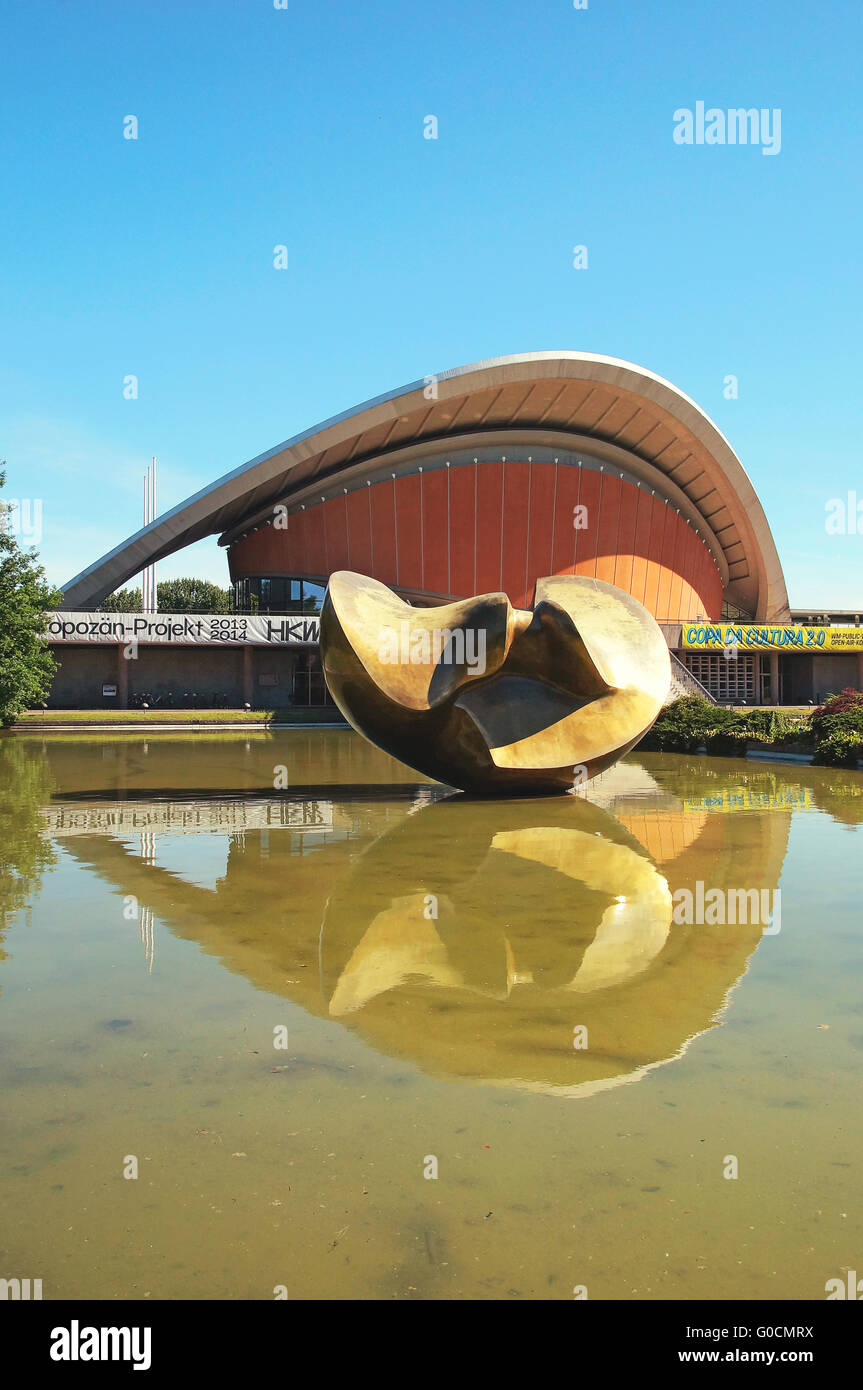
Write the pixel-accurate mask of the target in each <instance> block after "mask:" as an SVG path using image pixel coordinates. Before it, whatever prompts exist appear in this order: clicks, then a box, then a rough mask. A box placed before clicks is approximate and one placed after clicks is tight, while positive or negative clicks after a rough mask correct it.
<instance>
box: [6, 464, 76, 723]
mask: <svg viewBox="0 0 863 1390" xmlns="http://www.w3.org/2000/svg"><path fill="white" fill-rule="evenodd" d="M4 462H5V460H4ZM5 483H6V472H5V469H4V468H3V466H2V465H0V488H2V487H3V486H4V485H5ZM13 511H14V507H13V506H11V505H10V504H9V503H7V502H0V724H3V725H4V726H6V725H9V724H13V723H14V722H15V719H16V718H17V716H18V715H19V714H20V713H21V711H22V710H25V709H31V708H32V707H33V706H34V705H37V704H40V703H41V702H42V701H43V700H44V699H45V696H46V695H47V694H48V691H49V690H50V689H51V680H52V677H53V675H54V672H55V671H56V670H57V663H56V661H55V660H54V658H53V656H52V655H51V651H50V648H49V647H48V645H47V643H46V642H45V640H44V637H45V629H46V625H47V615H48V611H49V610H50V609H52V608H56V607H57V605H58V603H59V602H60V600H61V599H62V597H63V595H62V594H61V593H60V591H59V589H54V588H52V586H51V585H50V584H49V583H48V582H47V580H46V579H45V571H44V570H43V568H42V566H41V565H40V564H38V563H37V556H36V551H35V550H33V549H29V550H24V549H23V548H22V546H20V545H19V544H18V540H17V538H16V536H15V535H14V533H13V531H12V526H11V517H12V513H13Z"/></svg>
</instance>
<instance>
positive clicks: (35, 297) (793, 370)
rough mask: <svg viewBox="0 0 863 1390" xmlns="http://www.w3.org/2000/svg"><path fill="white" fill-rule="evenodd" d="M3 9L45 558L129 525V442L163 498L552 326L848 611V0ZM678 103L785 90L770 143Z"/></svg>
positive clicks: (5, 350)
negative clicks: (698, 136)
mask: <svg viewBox="0 0 863 1390" xmlns="http://www.w3.org/2000/svg"><path fill="white" fill-rule="evenodd" d="M0 25H2V28H0V42H2V51H3V54H4V63H3V83H2V87H0V107H2V110H0V174H2V190H3V195H2V210H3V211H2V219H0V248H2V250H0V265H2V278H0V327H2V347H0V458H2V457H4V456H5V457H6V459H7V468H8V480H7V489H6V495H7V497H12V498H39V499H41V501H42V537H41V541H40V550H41V554H42V558H43V562H44V563H45V565H46V568H47V570H48V573H49V576H50V577H51V578H52V579H53V580H54V581H56V582H58V583H62V581H64V580H66V579H69V578H71V577H72V575H73V574H75V573H77V572H78V571H79V570H80V569H82V568H84V566H85V565H87V564H89V563H90V562H91V561H93V560H94V559H96V558H97V557H98V556H99V555H100V554H102V553H103V552H104V551H106V550H108V549H110V548H111V547H113V546H114V545H115V544H117V543H118V542H119V541H120V540H122V539H123V538H124V537H125V536H126V535H128V534H130V533H131V532H132V531H134V530H136V529H137V527H138V526H139V525H140V517H141V490H142V478H143V474H144V471H145V469H146V467H147V464H148V463H149V460H150V457H151V455H153V454H156V455H157V456H158V459H159V470H160V498H159V502H160V507H159V510H160V511H164V510H167V509H168V508H169V507H171V506H174V505H175V504H176V503H177V502H180V501H182V500H183V498H184V497H186V496H188V495H189V494H190V493H191V492H193V491H195V490H196V489H197V488H199V487H201V486H203V485H204V484H206V483H208V482H210V481H211V480H212V479H213V478H215V477H217V476H219V475H220V474H221V473H224V472H226V471H228V470H229V469H231V468H234V467H236V466H237V465H238V464H240V463H242V462H244V461H245V460H246V459H248V458H251V457H253V456H254V455H255V454H257V453H259V452H261V451H263V450H265V449H267V448H270V447H271V446H273V445H274V444H276V443H278V442H279V441H281V440H283V439H286V438H288V437H289V436H290V435H292V434H294V433H296V432H298V431H300V430H302V429H306V428H308V427H309V426H311V425H313V424H316V423H317V422H318V421H320V420H323V419H324V418H326V417H327V416H329V415H332V414H335V413H337V412H339V411H341V410H344V409H347V408H349V407H351V406H353V405H356V404H358V403H359V402H361V401H363V400H365V399H367V398H368V397H371V396H374V395H377V394H379V393H381V392H384V391H387V390H389V389H391V388H394V387H397V386H400V385H402V384H404V383H406V382H409V381H412V380H415V379H417V378H419V377H423V376H426V375H429V374H431V373H434V372H437V371H442V370H445V369H446V368H448V367H454V366H457V365H459V364H462V363H467V362H472V361H475V360H477V359H480V358H484V357H491V356H496V355H499V354H504V353H511V352H522V351H531V350H537V349H555V348H575V349H583V350H587V351H592V352H600V353H608V354H611V355H614V356H619V357H624V358H627V359H629V360H631V361H634V362H637V363H639V364H641V365H643V366H646V367H649V368H650V369H651V370H653V371H655V372H658V373H659V374H660V375H662V376H665V377H667V378H669V379H670V380H671V381H673V382H674V383H675V384H676V385H678V386H680V387H681V388H682V389H683V390H684V391H686V392H687V393H688V394H689V395H691V396H693V397H694V398H695V400H697V401H698V402H699V404H700V405H701V406H702V407H703V408H704V409H705V410H706V411H707V413H708V414H709V415H711V416H712V417H713V419H714V420H715V421H716V422H717V424H718V425H719V427H720V428H721V429H722V430H723V431H724V433H725V434H726V435H727V436H728V438H729V439H730V441H731V443H732V445H733V446H734V448H735V449H736V451H737V453H738V454H739V456H740V458H741V460H742V461H743V464H744V466H745V468H746V469H747V471H748V473H749V475H750V477H751V478H752V480H753V483H754V485H755V487H756V490H757V491H758V493H759V495H760V497H761V499H762V502H763V504H764V507H765V510H766V512H767V516H768V519H769V521H770V524H771V526H772V528H773V532H774V535H775V538H776V542H777V546H778V549H779V553H780V557H781V559H782V562H783V566H784V569H785V574H786V579H787V581H788V588H789V594H790V598H791V602H792V605H800V604H804V603H806V604H808V603H811V604H813V605H825V606H826V605H831V606H835V607H844V608H854V607H857V608H860V607H861V606H863V585H861V563H860V559H861V555H863V535H856V534H854V535H844V536H836V535H828V534H827V532H826V530H825V524H824V523H825V504H826V502H827V501H828V500H829V499H830V498H834V497H845V496H846V495H847V493H848V492H849V491H851V490H857V491H859V493H860V495H861V498H863V470H861V467H860V444H859V440H860V432H861V431H860V425H861V419H860V417H861V411H863V393H861V391H860V387H859V380H860V369H861V351H860V343H859V339H860V327H859V325H860V319H861V264H860V226H861V180H860V172H859V171H860V168H861V165H862V164H863V160H861V153H863V151H861V143H863V142H861V114H860V110H861V109H860V80H859V53H860V50H861V40H863V7H861V5H860V4H859V0H831V3H829V4H827V5H824V6H814V5H804V4H797V5H792V6H789V5H788V3H787V0H727V2H726V3H725V4H723V5H718V4H716V3H707V0H687V3H686V4H685V5H682V4H679V3H676V2H673V0H642V2H641V3H636V0H589V7H588V9H587V10H575V9H574V8H573V4H572V0H529V2H528V0H523V3H517V0H436V3H435V4H433V5H432V4H421V3H410V2H409V0H364V2H363V3H350V0H289V4H288V9H287V10H286V11H285V10H276V9H275V8H274V5H273V3H272V0H209V3H206V4H191V3H181V4H177V3H176V0H174V3H158V2H157V3H146V0H124V2H123V3H118V0H111V3H99V0H90V3H88V4H87V5H79V4H75V3H72V0H42V3H38V4H37V3H32V0H17V3H16V0H2V3H0ZM699 100H703V101H704V102H705V103H706V104H707V106H708V107H711V106H715V107H718V108H721V109H728V108H732V107H739V106H744V107H752V106H754V107H757V108H768V109H770V110H772V109H773V108H780V109H781V113H782V116H781V122H782V125H781V134H782V144H781V150H780V152H779V153H778V154H777V155H774V156H770V155H765V154H764V153H763V152H762V149H761V148H759V147H757V146H756V147H752V146H750V147H740V146H737V147H732V146H729V145H725V146H722V145H716V146H706V145H701V146H698V145H692V146H680V145H677V144H675V142H674V140H673V129H674V121H673V113H674V112H675V110H677V109H678V108H681V107H688V108H690V109H694V107H695V103H696V102H697V101H699ZM430 114H431V115H435V116H437V118H438V122H439V138H438V139H437V140H426V139H424V138H423V121H424V118H425V117H426V116H427V115H430ZM127 115H135V116H136V117H137V119H138V122H139V132H138V133H139V138H138V139H137V140H136V141H132V140H126V139H124V138H123V121H124V117H125V116H127ZM278 244H284V245H286V246H287V247H288V254H289V266H288V269H287V270H286V271H277V270H275V269H274V268H273V248H274V246H276V245H278ZM576 244H584V245H586V246H587V248H588V258H589V264H588V269H586V270H575V269H573V265H572V260H573V256H572V248H573V246H574V245H576ZM128 374H134V375H135V376H137V378H138V382H139V396H138V399H137V400H126V399H124V396H123V382H124V378H125V377H126V376H127V375H128ZM729 374H733V375H735V376H737V378H738V380H739V397H738V399H737V400H727V399H725V398H724V395H723V382H724V379H725V377H726V376H727V375H729ZM186 573H197V574H201V575H205V576H206V577H209V578H213V579H217V580H219V581H220V582H222V583H225V582H227V564H226V560H225V556H224V553H223V552H222V551H220V550H219V548H218V546H217V545H216V542H215V539H213V540H211V541H206V542H201V543H199V545H198V546H197V547H195V548H194V549H192V550H189V551H186V552H184V553H181V554H180V555H179V556H175V557H172V558H171V559H170V560H167V561H164V562H163V563H162V564H161V565H160V577H169V576H171V575H176V574H186Z"/></svg>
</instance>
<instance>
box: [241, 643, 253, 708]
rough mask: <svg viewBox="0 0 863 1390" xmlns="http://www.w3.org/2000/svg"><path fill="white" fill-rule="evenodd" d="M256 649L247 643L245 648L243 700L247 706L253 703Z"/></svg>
mask: <svg viewBox="0 0 863 1390" xmlns="http://www.w3.org/2000/svg"><path fill="white" fill-rule="evenodd" d="M253 652H254V647H253V646H252V644H251V642H247V643H246V645H245V646H244V647H243V700H244V701H245V703H246V704H247V705H250V704H251V703H252V695H253V693H254V684H253V681H252V654H253Z"/></svg>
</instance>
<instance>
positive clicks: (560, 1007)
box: [0, 730, 863, 1300]
mask: <svg viewBox="0 0 863 1390" xmlns="http://www.w3.org/2000/svg"><path fill="white" fill-rule="evenodd" d="M587 791H588V796H587V797H578V798H576V797H567V798H560V799H548V800H538V801H529V802H514V801H510V802H502V803H489V802H482V803H472V802H470V801H468V800H466V799H465V798H464V797H460V796H453V795H451V794H450V793H448V792H447V791H446V790H445V789H443V788H440V787H438V786H436V785H434V784H432V783H429V782H426V781H424V780H423V779H421V778H418V777H417V776H416V775H415V774H413V773H412V772H410V771H409V770H408V769H404V768H401V767H400V766H399V765H397V764H396V763H394V762H393V761H392V760H390V759H389V758H387V757H385V756H384V755H383V754H379V753H377V752H376V751H375V750H374V749H371V748H369V747H368V746H367V745H365V744H364V743H363V742H362V741H361V740H360V739H359V738H358V737H356V736H355V735H353V734H349V733H342V732H338V731H324V730H320V731H299V730H298V731H286V732H282V733H274V734H249V735H245V734H242V733H240V734H230V735H228V734H221V735H218V734H183V735H174V734H161V735H155V736H149V737H148V738H147V739H143V738H142V737H141V736H140V734H139V733H137V732H136V733H134V734H125V735H117V736H102V735H99V736H98V737H95V736H88V735H85V734H81V735H75V736H68V737H67V736H62V735H54V736H47V737H44V738H43V737H41V736H35V735H33V736H31V735H20V736H19V735H16V736H7V737H4V738H3V739H2V740H0V936H2V940H0V1084H2V1089H0V1095H2V1125H0V1212H2V1217H0V1277H6V1278H10V1277H20V1278H26V1277H29V1278H41V1279H42V1281H43V1295H44V1297H45V1298H46V1299H50V1298H71V1299H75V1298H104V1299H126V1298H137V1297H149V1298H152V1299H164V1298H192V1299H195V1298H224V1299H272V1298H273V1296H274V1289H276V1287H277V1286H284V1287H286V1288H287V1290H288V1294H289V1296H290V1297H291V1298H324V1299H328V1298H333V1299H340V1298H363V1299H447V1298H459V1299H462V1298H464V1299H496V1298H511V1299H516V1300H517V1299H537V1298H539V1299H545V1298H550V1299H560V1298H563V1299H571V1298H572V1297H573V1290H574V1289H575V1288H576V1287H581V1286H583V1287H584V1288H586V1290H587V1292H588V1296H589V1297H590V1298H591V1299H660V1298H673V1299H683V1300H686V1299H700V1298H712V1299H725V1298H746V1299H763V1298H780V1299H809V1298H816V1299H818V1298H824V1297H825V1283H826V1281H827V1280H828V1279H831V1278H835V1277H840V1278H841V1277H844V1272H845V1271H846V1270H847V1269H849V1268H861V1267H863V1266H861V1264H860V1261H861V1260H863V1232H861V1214H860V1207H859V1203H858V1201H857V1192H858V1191H859V1178H858V1166H859V1161H860V1155H861V1139H863V1119H861V1109H860V1103H859V1095H860V1088H859V1070H860V1063H861V1050H863V1003H861V996H860V987H859V981H860V979H861V964H863V960H861V956H863V952H861V924H860V908H859V903H860V897H861V887H863V856H861V853H860V828H859V827H860V822H861V820H863V774H858V773H852V772H839V771H835V772H834V771H828V770H819V769H810V768H800V767H777V766H767V765H764V764H756V763H745V762H731V761H724V760H717V759H686V758H678V757H671V756H660V755H654V754H650V755H648V754H645V755H638V754H636V755H633V756H630V757H629V758H628V759H627V760H625V762H624V763H622V764H620V765H618V767H617V768H615V769H613V770H612V772H611V773H609V774H607V775H606V777H605V778H603V779H600V780H599V781H598V782H596V783H593V784H591V785H590V787H589V788H588V789H587ZM699 883H701V884H702V885H704V891H705V892H706V891H708V890H711V889H718V890H720V892H721V894H723V895H727V894H728V893H729V892H733V891H740V890H743V891H745V892H749V891H750V890H753V889H754V890H757V892H758V894H759V899H758V901H763V902H765V903H767V902H769V903H770V905H771V907H775V906H776V905H779V906H780V911H779V913H777V914H775V915H774V917H773V919H772V925H770V926H769V928H768V930H767V932H766V934H765V925H766V922H764V921H762V920H761V919H759V920H757V921H755V922H753V921H752V920H749V921H748V922H747V923H744V924H738V923H735V924H733V925H732V924H730V923H728V922H727V921H716V920H713V921H708V922H704V921H703V920H702V921H701V922H699V921H697V920H696V921H692V922H688V921H686V920H682V921H680V920H678V921H675V920H674V916H675V911H674V907H673V904H677V903H678V902H679V901H680V900H681V898H680V894H681V890H684V889H687V890H689V892H690V893H691V894H692V900H693V902H695V901H697V894H698V891H699V890H698V884H699ZM777 890H778V891H779V892H780V895H781V896H780V898H779V899H776V897H775V894H776V892H777ZM762 893H763V895H764V897H763V899H762V898H761V896H760V895H761V894H762ZM674 895H677V896H674ZM723 900H724V901H727V898H725V899H723ZM677 915H678V916H679V912H678V914H677ZM684 915H685V914H684ZM701 915H702V918H703V916H704V914H703V912H702V914H701ZM283 1030H286V1031H287V1047H285V1048H283V1047H277V1046H275V1045H274V1044H275V1043H276V1042H279V1041H281V1040H282V1038H283ZM732 1160H733V1162H732ZM135 1165H137V1174H138V1175H137V1177H126V1176H124V1171H125V1172H131V1171H133V1170H134V1168H135ZM735 1167H736V1171H737V1176H736V1177H730V1176H725V1174H726V1173H728V1172H730V1171H732V1170H733V1169H734V1168H735ZM435 1169H436V1172H437V1176H436V1177H435V1176H425V1174H426V1173H432V1172H434V1171H435Z"/></svg>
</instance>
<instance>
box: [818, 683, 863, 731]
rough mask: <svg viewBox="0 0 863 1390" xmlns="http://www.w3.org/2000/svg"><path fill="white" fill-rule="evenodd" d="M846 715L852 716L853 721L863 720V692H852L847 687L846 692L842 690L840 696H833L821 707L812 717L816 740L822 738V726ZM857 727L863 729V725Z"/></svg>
mask: <svg viewBox="0 0 863 1390" xmlns="http://www.w3.org/2000/svg"><path fill="white" fill-rule="evenodd" d="M844 714H848V715H850V716H851V718H852V719H853V718H857V717H859V718H861V719H863V692H861V691H859V690H852V689H851V687H850V686H846V688H845V689H844V690H840V692H839V694H838V695H831V696H830V698H829V699H828V700H825V702H824V704H823V705H819V707H818V709H817V710H815V711H814V713H813V715H812V728H813V730H814V732H815V737H816V739H818V738H820V737H821V735H822V726H823V725H824V724H826V722H827V720H830V719H834V718H836V717H837V716H838V715H844ZM855 727H863V725H858V726H855Z"/></svg>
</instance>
